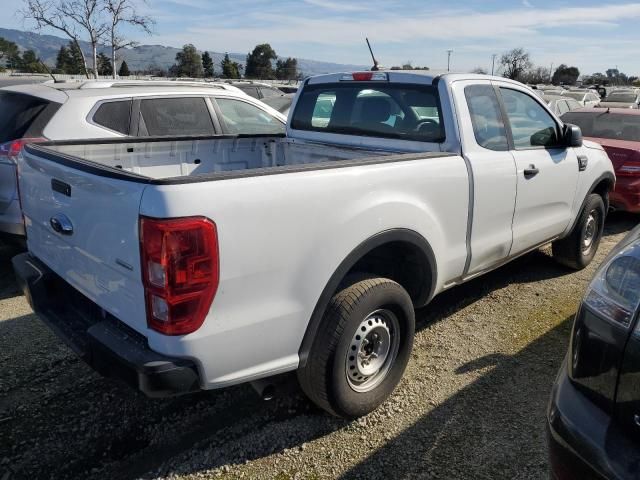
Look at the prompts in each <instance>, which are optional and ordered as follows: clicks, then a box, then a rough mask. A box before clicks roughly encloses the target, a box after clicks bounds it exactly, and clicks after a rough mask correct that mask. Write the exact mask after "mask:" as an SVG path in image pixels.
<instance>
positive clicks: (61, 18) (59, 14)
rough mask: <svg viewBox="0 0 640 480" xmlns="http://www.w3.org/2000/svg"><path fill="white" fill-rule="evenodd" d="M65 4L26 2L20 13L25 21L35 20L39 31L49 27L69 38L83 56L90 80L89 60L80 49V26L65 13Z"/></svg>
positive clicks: (85, 70) (43, 0) (35, 0)
mask: <svg viewBox="0 0 640 480" xmlns="http://www.w3.org/2000/svg"><path fill="white" fill-rule="evenodd" d="M63 3H64V2H60V3H55V2H54V1H52V0H25V6H24V7H23V8H22V10H21V11H20V13H21V15H22V17H23V18H24V19H26V20H33V21H34V22H35V24H36V29H37V30H41V29H43V28H46V27H49V28H52V29H54V30H58V31H59V32H62V33H64V34H65V35H66V36H67V37H69V39H71V41H72V42H73V44H74V45H75V46H76V47H77V48H78V52H79V53H80V55H81V56H82V64H83V67H84V72H85V75H86V76H87V78H89V69H88V68H87V59H86V58H85V55H84V52H83V51H82V48H81V47H80V34H79V32H78V26H79V25H77V23H76V22H75V20H74V19H71V18H69V17H68V16H67V14H66V13H65V10H66V9H64V8H63Z"/></svg>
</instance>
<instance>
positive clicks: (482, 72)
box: [471, 67, 487, 75]
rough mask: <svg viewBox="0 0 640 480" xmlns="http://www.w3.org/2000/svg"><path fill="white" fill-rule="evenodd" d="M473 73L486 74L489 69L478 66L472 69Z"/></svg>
mask: <svg viewBox="0 0 640 480" xmlns="http://www.w3.org/2000/svg"><path fill="white" fill-rule="evenodd" d="M471 73H477V74H479V75H486V74H487V71H486V70H485V69H484V68H482V67H476V68H474V69H473V70H471Z"/></svg>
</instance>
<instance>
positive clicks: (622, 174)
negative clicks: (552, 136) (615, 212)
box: [562, 108, 640, 213]
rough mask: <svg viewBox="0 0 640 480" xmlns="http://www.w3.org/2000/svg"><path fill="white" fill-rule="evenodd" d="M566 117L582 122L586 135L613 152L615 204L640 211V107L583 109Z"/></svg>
mask: <svg viewBox="0 0 640 480" xmlns="http://www.w3.org/2000/svg"><path fill="white" fill-rule="evenodd" d="M562 120H563V121H565V122H568V123H572V124H575V125H578V126H579V127H580V128H581V129H582V133H583V134H584V136H585V138H588V139H590V140H592V141H594V142H598V143H599V144H600V145H602V146H603V147H604V149H605V150H606V152H607V153H608V154H609V158H611V162H612V163H613V167H614V168H615V172H616V179H617V180H616V187H615V190H614V191H613V192H611V195H610V201H611V206H612V207H614V208H616V209H620V210H626V211H629V212H636V213H637V212H640V110H632V109H629V108H610V109H607V110H601V109H591V108H589V109H581V110H574V111H572V112H569V113H566V114H564V115H563V116H562Z"/></svg>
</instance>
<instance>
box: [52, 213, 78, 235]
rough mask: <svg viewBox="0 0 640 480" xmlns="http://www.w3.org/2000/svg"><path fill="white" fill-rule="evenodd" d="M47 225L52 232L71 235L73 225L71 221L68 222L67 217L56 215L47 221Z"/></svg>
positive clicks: (62, 214) (60, 214)
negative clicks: (49, 225) (48, 224)
mask: <svg viewBox="0 0 640 480" xmlns="http://www.w3.org/2000/svg"><path fill="white" fill-rule="evenodd" d="M49 223H50V224H51V228H53V230H54V231H56V232H58V233H60V234H62V235H72V234H73V224H72V223H71V220H69V217H67V216H66V215H65V214H64V213H58V214H57V215H54V216H53V217H51V219H50V220H49Z"/></svg>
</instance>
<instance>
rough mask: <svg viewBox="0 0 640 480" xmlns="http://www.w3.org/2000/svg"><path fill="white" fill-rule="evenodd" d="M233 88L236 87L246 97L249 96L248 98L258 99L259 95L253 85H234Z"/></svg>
mask: <svg viewBox="0 0 640 480" xmlns="http://www.w3.org/2000/svg"><path fill="white" fill-rule="evenodd" d="M235 86H236V87H238V88H239V89H240V90H242V91H243V92H244V93H246V94H247V95H249V96H250V97H253V98H260V94H259V93H258V87H255V86H253V85H235Z"/></svg>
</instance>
